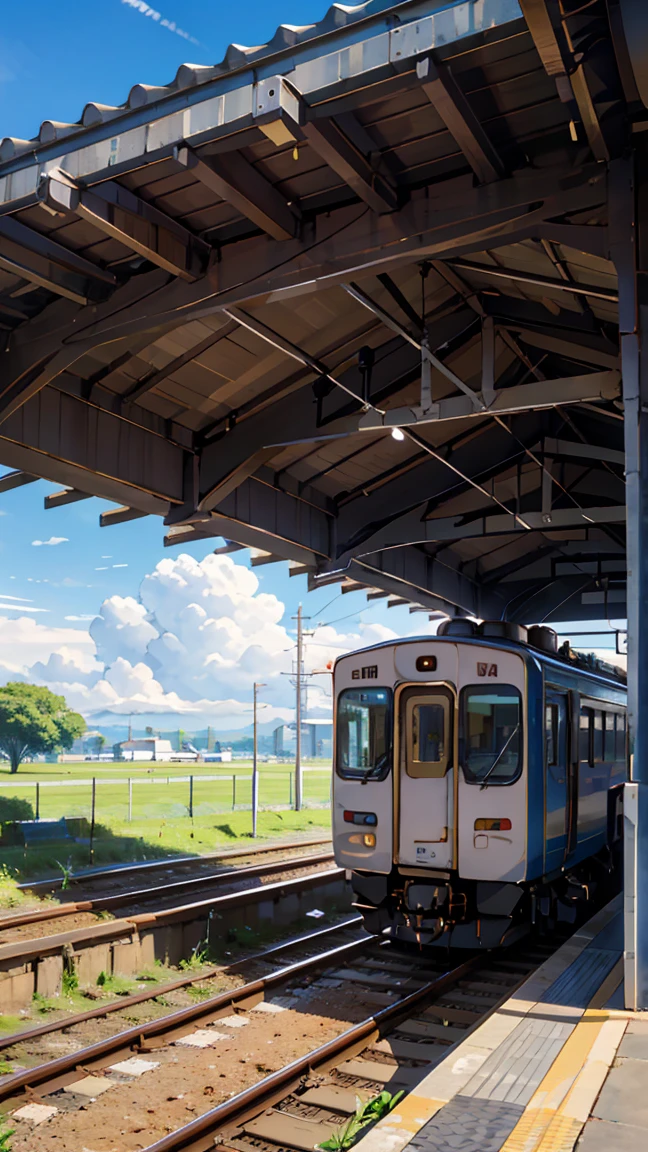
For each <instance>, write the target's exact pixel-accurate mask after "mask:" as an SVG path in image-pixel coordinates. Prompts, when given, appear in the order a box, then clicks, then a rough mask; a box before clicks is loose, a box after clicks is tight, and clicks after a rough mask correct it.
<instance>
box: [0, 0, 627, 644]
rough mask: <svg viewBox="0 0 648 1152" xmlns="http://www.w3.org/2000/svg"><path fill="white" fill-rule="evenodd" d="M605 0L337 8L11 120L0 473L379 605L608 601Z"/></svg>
mask: <svg viewBox="0 0 648 1152" xmlns="http://www.w3.org/2000/svg"><path fill="white" fill-rule="evenodd" d="M619 3H620V4H621V7H623V2H622V0H618V2H613V0H610V3H609V4H608V3H606V0H589V2H584V0H562V2H561V3H560V4H559V3H558V2H557V0H556V2H554V0H520V3H518V0H461V2H459V3H448V2H447V0H446V2H439V0H406V2H403V3H399V4H395V5H394V4H388V3H385V2H384V0H368V3H365V4H361V5H358V6H354V7H349V6H343V5H335V6H333V7H332V8H330V9H329V11H328V12H327V13H326V15H325V16H324V17H323V19H322V20H321V21H320V22H319V23H317V24H314V25H310V26H308V27H304V28H294V27H287V26H282V27H280V28H279V29H277V32H276V34H275V36H274V37H273V39H272V40H271V42H270V43H268V44H266V45H264V46H262V47H256V48H242V47H239V46H235V45H232V46H230V48H229V49H228V51H227V54H226V56H225V58H224V60H223V61H222V62H221V63H220V64H217V65H215V66H214V67H202V66H200V67H199V66H193V65H190V64H187V65H183V66H182V67H181V68H180V69H179V71H178V73H177V75H176V77H175V79H174V80H173V81H172V82H171V83H169V84H168V85H166V86H160V87H150V86H148V85H146V84H137V85H135V87H134V88H132V89H131V91H130V93H129V95H128V98H127V100H126V102H125V103H124V104H123V105H121V106H119V107H106V106H104V105H101V104H98V103H89V104H87V105H86V106H85V108H84V109H83V111H82V113H81V116H80V119H79V121H78V122H77V123H74V124H61V123H55V122H53V121H46V122H45V123H44V124H43V125H42V126H41V128H40V131H39V133H38V135H37V136H36V137H35V138H34V139H32V140H17V139H5V140H4V141H3V142H2V144H1V146H0V339H1V340H2V343H3V344H4V352H3V356H2V372H1V375H0V462H1V463H3V464H5V465H7V466H9V467H10V468H11V469H13V472H11V473H10V474H9V475H8V476H5V477H4V478H2V480H0V491H1V490H3V489H4V490H7V489H8V488H9V487H11V486H15V485H17V484H21V483H25V482H29V481H30V480H31V479H33V478H37V477H44V478H46V479H48V480H52V481H55V482H57V483H60V484H61V486H62V487H61V491H60V492H56V493H54V494H53V495H51V496H48V497H46V505H47V506H48V507H57V506H59V505H61V504H64V503H69V502H71V501H73V500H80V499H84V498H86V497H89V496H101V497H105V498H108V499H109V500H112V501H114V502H115V504H116V507H115V509H114V511H110V512H108V513H104V514H103V515H102V518H101V519H102V523H104V524H106V525H109V524H111V523H119V522H122V521H124V520H128V519H135V518H136V517H138V516H141V515H151V514H152V515H158V516H160V517H163V518H164V523H165V525H166V529H165V531H166V537H165V543H166V544H168V545H173V546H177V545H182V544H183V543H185V542H187V541H191V540H197V539H198V540H200V539H204V538H208V537H224V538H225V540H226V541H227V543H226V544H225V546H224V547H225V548H227V549H234V548H236V547H237V546H245V547H250V548H252V549H253V550H254V552H253V557H254V563H257V564H258V563H264V562H270V561H272V560H275V559H284V560H288V561H290V562H291V565H292V570H293V571H294V572H307V573H308V576H309V581H310V584H311V586H319V585H321V584H326V583H333V582H341V584H342V588H343V590H344V589H349V590H351V589H354V588H358V587H364V588H366V589H367V590H368V593H369V595H370V596H378V595H385V594H387V595H389V596H390V598H391V599H390V602H391V603H400V602H406V603H410V604H411V605H413V606H419V607H422V608H424V609H427V610H442V611H447V612H449V613H458V614H466V613H471V614H476V615H478V616H482V617H490V618H493V617H495V618H500V617H502V618H509V619H514V620H521V621H528V620H542V619H561V618H562V619H578V618H583V619H587V618H601V617H605V616H606V615H607V617H608V618H610V617H614V618H620V617H623V616H624V615H625V613H626V551H625V483H624V452H623V447H624V445H623V428H624V424H623V404H622V401H621V398H620V397H621V383H620V371H619V341H618V316H617V273H616V267H615V263H614V261H613V256H614V252H613V251H612V238H611V237H612V230H611V229H610V228H609V227H608V225H609V224H610V221H609V219H608V189H609V187H610V186H611V182H612V181H614V179H615V171H616V168H615V166H616V165H617V164H619V163H620V158H621V157H622V156H623V153H624V149H625V148H626V146H627V144H628V141H629V140H630V139H631V138H632V133H633V131H637V130H641V129H642V128H643V127H645V126H646V124H645V122H644V117H645V110H644V108H643V105H642V103H641V101H640V99H639V94H638V92H637V90H636V88H635V83H634V79H633V73H632V69H631V66H630V60H629V56H628V43H627V40H626V39H625V38H624V35H623V20H622V13H621V9H620V8H619ZM394 430H395V433H396V434H395V435H393V432H394ZM221 547H223V546H221Z"/></svg>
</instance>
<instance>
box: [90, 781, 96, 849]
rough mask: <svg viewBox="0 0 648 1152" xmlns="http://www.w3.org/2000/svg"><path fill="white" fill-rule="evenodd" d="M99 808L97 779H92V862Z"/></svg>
mask: <svg viewBox="0 0 648 1152" xmlns="http://www.w3.org/2000/svg"><path fill="white" fill-rule="evenodd" d="M96 807H97V777H96V776H93V777H92V814H91V817H90V861H91V862H93V861H94V834H95V811H96Z"/></svg>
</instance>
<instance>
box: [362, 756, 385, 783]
mask: <svg viewBox="0 0 648 1152" xmlns="http://www.w3.org/2000/svg"><path fill="white" fill-rule="evenodd" d="M386 763H387V756H381V757H380V760H377V761H376V763H375V764H372V765H371V768H367V771H366V772H363V774H362V776H361V778H360V783H361V784H367V783H368V782H369V780H370V779H371V777H372V776H373V774H374V772H382V770H383V768H384V767H385V764H386Z"/></svg>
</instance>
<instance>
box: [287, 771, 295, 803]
mask: <svg viewBox="0 0 648 1152" xmlns="http://www.w3.org/2000/svg"><path fill="white" fill-rule="evenodd" d="M289 776H290V799H289V801H288V803H289V804H290V807H291V808H292V805H293V781H294V779H295V774H294V772H289Z"/></svg>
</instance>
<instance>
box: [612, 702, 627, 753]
mask: <svg viewBox="0 0 648 1152" xmlns="http://www.w3.org/2000/svg"><path fill="white" fill-rule="evenodd" d="M615 753H616V754H615V757H614V758H615V760H622V761H624V762H625V758H626V717H625V713H624V712H618V713H617V716H616V740H615Z"/></svg>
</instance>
